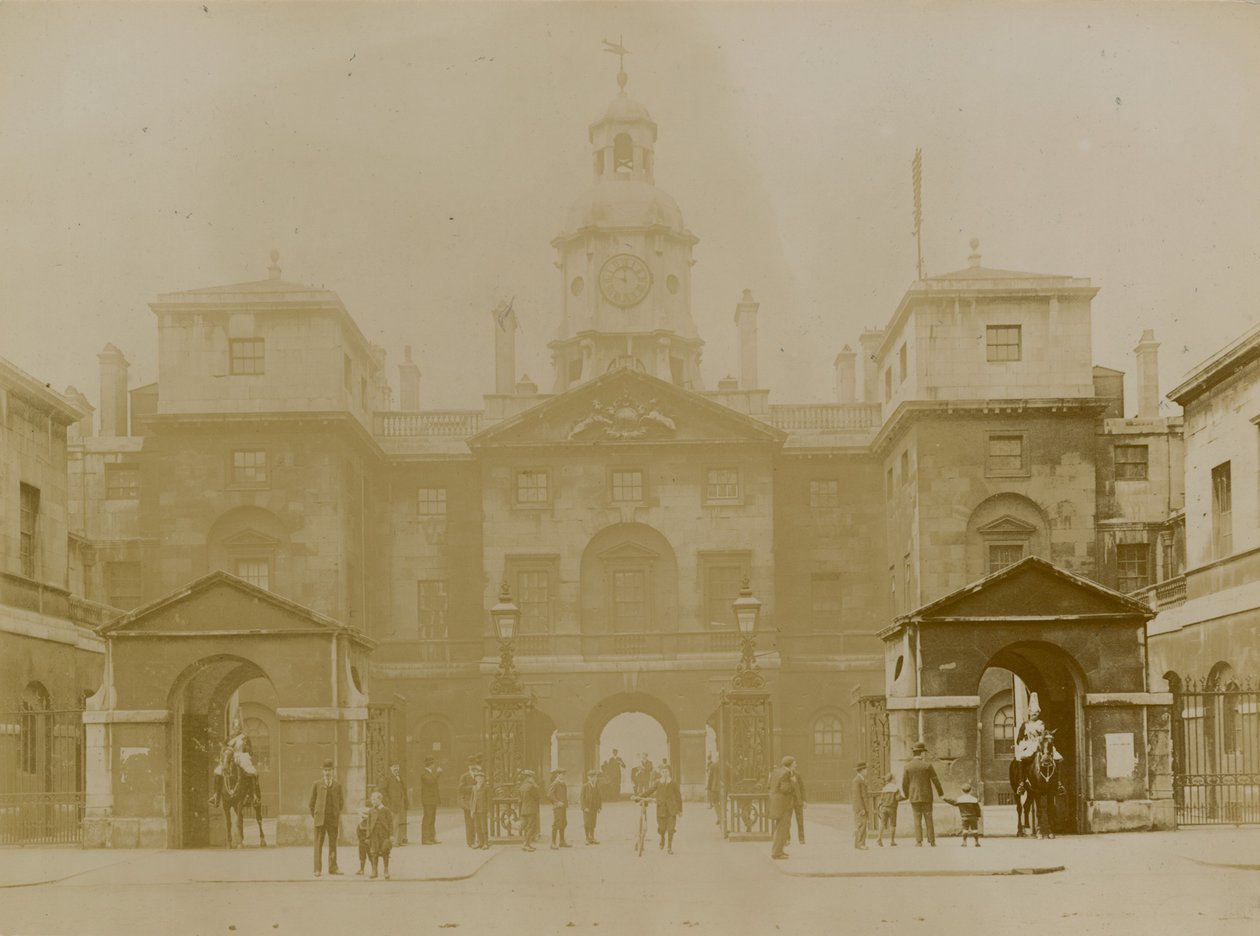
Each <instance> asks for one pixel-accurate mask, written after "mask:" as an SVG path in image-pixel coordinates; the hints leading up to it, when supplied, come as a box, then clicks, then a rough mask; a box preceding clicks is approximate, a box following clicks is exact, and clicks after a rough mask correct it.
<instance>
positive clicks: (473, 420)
mask: <svg viewBox="0 0 1260 936" xmlns="http://www.w3.org/2000/svg"><path fill="white" fill-rule="evenodd" d="M480 431H481V413H480V412H478V411H477V410H429V411H423V412H406V413H404V412H378V413H375V414H374V422H373V432H374V433H375V434H376V435H377V436H378V437H381V438H386V439H407V438H434V437H437V438H448V439H460V438H467V437H468V436H471V435H476V434H477V433H478V432H480Z"/></svg>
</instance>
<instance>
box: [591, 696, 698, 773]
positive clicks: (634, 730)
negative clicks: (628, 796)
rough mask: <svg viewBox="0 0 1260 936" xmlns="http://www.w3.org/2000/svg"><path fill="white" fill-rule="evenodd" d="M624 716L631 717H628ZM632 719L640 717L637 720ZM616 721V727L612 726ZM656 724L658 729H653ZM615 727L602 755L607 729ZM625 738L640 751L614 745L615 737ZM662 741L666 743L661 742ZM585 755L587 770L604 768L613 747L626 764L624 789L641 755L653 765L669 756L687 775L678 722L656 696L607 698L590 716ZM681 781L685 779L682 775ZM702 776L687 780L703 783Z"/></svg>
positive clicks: (671, 761) (598, 704)
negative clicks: (633, 743)
mask: <svg viewBox="0 0 1260 936" xmlns="http://www.w3.org/2000/svg"><path fill="white" fill-rule="evenodd" d="M625 716H631V717H630V718H628V719H627V718H626V717H625ZM633 716H638V717H637V718H635V717H633ZM614 721H616V722H617V724H616V725H613V722H614ZM653 725H655V727H653ZM609 726H612V731H611V732H610V733H608V734H607V741H608V744H607V751H608V753H607V754H605V753H603V751H604V742H605V734H606V729H608V728H609ZM619 734H620V735H624V736H625V737H627V738H628V739H630V740H631V741H636V739H637V742H638V743H639V745H640V748H639V749H633V750H630V751H627V750H625V749H623V748H621V745H620V744H614V743H613V738H614V737H615V736H617V735H619ZM662 742H663V743H662ZM583 744H584V748H585V753H584V757H583V762H584V763H585V764H586V768H585V769H587V770H593V769H595V768H596V767H599V766H601V765H602V764H603V763H604V762H605V761H606V760H607V757H608V755H609V754H611V752H612V748H613V747H617V748H618V749H619V750H620V752H621V757H622V759H623V760H625V762H626V767H627V770H626V774H627V776H626V777H624V778H623V780H622V787H623V789H625V788H626V784H628V783H629V782H630V780H629V776H628V774H629V771H630V770H631V769H633V768H634V766H635V764H637V763H638V761H639V755H640V754H647V755H648V756H649V757H650V758H651V759H652V763H653V764H659V763H660V760H661V758H662V757H668V758H669V762H670V763H671V764H674V765H677V766H678V768H679V770H680V771H681V772H682V774H683V775H685V774H686V773H687V771H688V765H687V764H684V763H682V760H681V749H680V745H679V733H678V721H677V719H676V718H675V717H674V713H673V712H672V711H671V710H670V708H669V706H667V705H666V704H665V703H664V702H662V701H661V700H660V699H658V698H657V697H656V696H653V695H649V694H647V693H642V692H622V693H617V694H616V695H611V696H608V697H607V698H605V699H603V700H601V701H600V702H599V703H597V704H596V705H595V706H594V708H592V709H591V712H590V714H589V715H588V716H587V719H586V725H585V727H584V730H583ZM679 779H680V780H681V779H682V777H681V776H680V777H679ZM701 779H702V778H700V777H698V776H697V777H687V778H686V782H700V781H701Z"/></svg>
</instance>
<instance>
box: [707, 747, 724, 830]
mask: <svg viewBox="0 0 1260 936" xmlns="http://www.w3.org/2000/svg"><path fill="white" fill-rule="evenodd" d="M704 793H705V799H707V800H708V803H709V808H711V809H712V810H713V815H714V816H715V817H716V818H715V820H714V821H715V822H717V824H718V825H721V824H722V774H721V772H720V771H719V770H718V762H717V759H716V758H715V757H713V756H712V755H710V756H709V758H708V764H706V765H705V768H704Z"/></svg>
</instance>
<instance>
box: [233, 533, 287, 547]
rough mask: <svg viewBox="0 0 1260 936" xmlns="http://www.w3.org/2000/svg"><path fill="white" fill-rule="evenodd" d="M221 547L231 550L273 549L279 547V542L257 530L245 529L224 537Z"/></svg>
mask: <svg viewBox="0 0 1260 936" xmlns="http://www.w3.org/2000/svg"><path fill="white" fill-rule="evenodd" d="M223 545H224V546H227V547H229V548H231V549H274V548H276V547H277V546H279V545H280V541H279V540H278V539H276V538H275V537H274V536H268V535H267V534H266V533H261V532H259V531H258V530H254V529H245V530H241V531H240V532H239V533H233V534H232V535H231V536H228V537H224V539H223Z"/></svg>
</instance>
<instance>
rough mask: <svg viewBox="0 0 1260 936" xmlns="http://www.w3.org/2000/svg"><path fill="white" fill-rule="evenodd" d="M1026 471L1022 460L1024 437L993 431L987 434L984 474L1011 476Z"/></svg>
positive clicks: (1025, 472)
mask: <svg viewBox="0 0 1260 936" xmlns="http://www.w3.org/2000/svg"><path fill="white" fill-rule="evenodd" d="M1027 473H1028V467H1027V464H1026V463H1025V460H1024V437H1023V436H1022V435H1004V434H998V433H994V434H993V435H990V436H989V454H988V459H987V460H986V462H985V474H986V475H988V476H989V477H991V478H992V477H998V478H1004V477H1011V476H1013V475H1024V474H1027Z"/></svg>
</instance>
